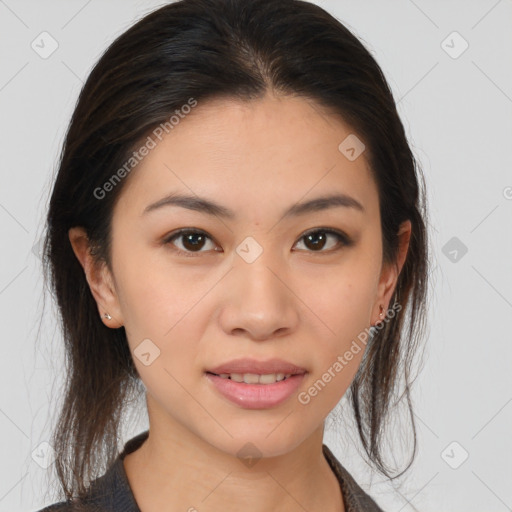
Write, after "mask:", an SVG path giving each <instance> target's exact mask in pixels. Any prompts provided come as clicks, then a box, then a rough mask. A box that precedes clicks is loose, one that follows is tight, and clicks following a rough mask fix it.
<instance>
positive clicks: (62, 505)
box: [36, 501, 102, 512]
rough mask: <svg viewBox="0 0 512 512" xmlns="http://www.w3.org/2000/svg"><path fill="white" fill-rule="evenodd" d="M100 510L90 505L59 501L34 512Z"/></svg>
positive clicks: (86, 511) (90, 511) (89, 511)
mask: <svg viewBox="0 0 512 512" xmlns="http://www.w3.org/2000/svg"><path fill="white" fill-rule="evenodd" d="M101 511H102V509H101V508H98V507H97V506H94V505H92V504H90V503H86V504H84V503H81V504H77V503H73V502H71V501H59V502H58V503H53V504H52V505H48V506H47V507H45V508H42V509H40V510H37V511H36V512H101Z"/></svg>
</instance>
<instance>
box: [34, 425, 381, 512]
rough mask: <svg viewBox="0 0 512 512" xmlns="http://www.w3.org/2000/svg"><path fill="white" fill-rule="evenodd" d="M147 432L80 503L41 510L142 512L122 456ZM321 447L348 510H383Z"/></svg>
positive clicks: (62, 504)
mask: <svg viewBox="0 0 512 512" xmlns="http://www.w3.org/2000/svg"><path fill="white" fill-rule="evenodd" d="M148 435H149V430H146V431H144V432H142V433H140V434H139V435H137V436H135V437H133V438H131V439H130V440H129V441H127V442H126V444H125V445H124V449H123V451H122V452H121V453H120V454H119V455H118V457H117V459H116V460H115V461H114V463H113V464H112V466H110V468H109V469H108V471H107V472H106V473H105V474H104V475H103V476H101V477H99V478H97V479H96V480H94V481H93V482H92V484H91V486H90V488H89V492H88V494H87V496H86V497H85V499H84V500H83V504H81V506H78V505H76V504H73V503H71V502H69V501H61V502H59V503H54V504H53V505H50V506H48V507H46V508H44V509H41V510H39V511H38V512H69V511H79V510H83V511H84V512H141V510H140V509H139V507H138V505H137V502H136V501H135V497H134V496H133V493H132V490H131V487H130V484H129V482H128V477H127V476H126V472H125V470H124V466H123V459H124V457H125V455H127V454H128V453H131V452H133V451H135V450H136V449H137V448H139V446H140V445H141V444H142V443H143V442H144V441H145V440H146V439H147V438H148ZM322 450H323V453H324V456H325V458H326V459H327V462H328V463H329V466H330V467H331V469H332V470H333V472H334V474H335V475H336V478H337V479H338V481H339V483H340V488H341V494H342V496H343V502H344V504H345V510H346V512H383V510H382V509H381V508H380V507H379V506H378V505H377V504H376V503H375V501H373V499H372V498H371V497H370V496H369V495H368V494H366V493H365V492H364V491H363V490H362V489H361V487H360V486H359V485H358V484H357V482H356V481H355V480H354V479H353V478H352V476H351V475H350V474H349V473H348V471H347V470H346V469H345V468H344V467H343V466H342V465H341V463H340V462H339V461H338V460H337V459H336V457H335V456H334V454H333V453H332V452H331V450H330V449H329V448H328V447H327V446H326V445H325V444H324V445H322Z"/></svg>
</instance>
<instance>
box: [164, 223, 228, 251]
mask: <svg viewBox="0 0 512 512" xmlns="http://www.w3.org/2000/svg"><path fill="white" fill-rule="evenodd" d="M207 240H210V241H211V242H212V244H213V245H215V244H214V243H213V240H212V239H211V237H209V236H208V235H207V234H206V233H205V232H204V231H201V230H196V229H180V230H179V231H175V232H173V233H171V234H170V235H169V236H167V237H166V238H165V239H164V240H163V242H162V243H163V244H164V245H172V246H174V248H173V250H174V251H175V252H176V253H177V254H179V255H182V256H195V254H194V253H201V252H208V251H202V250H201V249H202V248H203V247H204V246H205V242H206V241H207ZM175 241H176V242H179V243H180V244H181V247H179V246H178V245H177V243H176V242H175ZM214 250H215V251H217V252H219V251H218V250H217V249H214Z"/></svg>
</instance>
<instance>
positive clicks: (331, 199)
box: [142, 193, 365, 220]
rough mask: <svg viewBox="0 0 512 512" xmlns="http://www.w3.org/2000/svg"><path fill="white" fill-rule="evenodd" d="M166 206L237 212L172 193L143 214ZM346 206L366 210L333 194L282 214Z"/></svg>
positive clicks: (217, 213) (229, 214) (218, 213)
mask: <svg viewBox="0 0 512 512" xmlns="http://www.w3.org/2000/svg"><path fill="white" fill-rule="evenodd" d="M165 206H179V207H181V208H186V209H188V210H194V211H198V212H201V213H206V214H207V215H215V216H218V217H222V218H225V219H230V220H233V219H235V218H236V214H235V212H234V211H233V210H230V209H229V208H226V207H225V206H222V205H220V204H218V203H216V202H215V201H212V200H210V199H206V198H204V197H199V196H191V195H185V194H178V193H171V194H169V195H167V196H165V197H163V198H162V199H160V200H158V201H156V202H155V203H152V204H150V205H148V206H146V208H145V209H144V211H143V212H142V215H145V214H147V213H149V212H153V211H155V210H158V209H160V208H163V207H165ZM337 207H345V208H352V209H354V210H356V211H359V212H361V213H364V212H365V209H364V206H363V205H362V204H361V203H360V202H359V201H358V200H357V199H355V198H353V197H352V196H349V195H347V194H331V195H327V196H322V197H317V198H316V199H311V200H310V201H306V202H301V203H296V204H294V205H292V206H291V207H290V208H288V209H287V210H286V211H285V212H284V213H283V215H282V218H284V217H292V216H293V217H295V216H299V215H304V214H306V213H312V212H318V211H322V210H327V209H330V208H337Z"/></svg>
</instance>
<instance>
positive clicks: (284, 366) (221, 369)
mask: <svg viewBox="0 0 512 512" xmlns="http://www.w3.org/2000/svg"><path fill="white" fill-rule="evenodd" d="M206 373H213V374H214V375H220V374H223V373H224V374H225V373H241V374H244V373H253V374H256V375H268V374H271V373H276V374H277V373H284V374H285V375H288V374H291V375H301V374H304V373H307V370H305V369H304V368H302V367H300V366H297V365H295V364H293V363H290V362H288V361H284V360H282V359H267V360H266V361H257V360H256V359H247V358H243V359H234V360H232V361H229V362H227V363H224V364H221V365H219V366H215V367H214V368H210V369H208V370H206Z"/></svg>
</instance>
